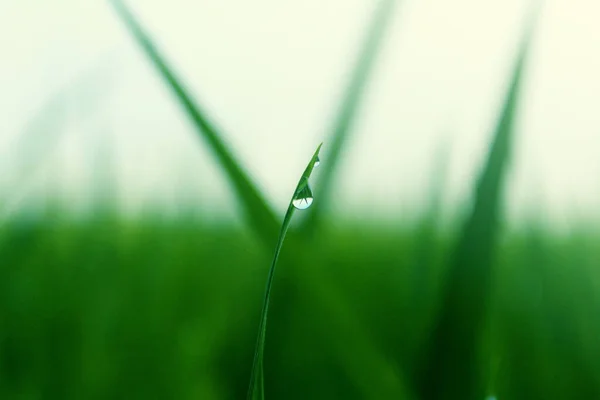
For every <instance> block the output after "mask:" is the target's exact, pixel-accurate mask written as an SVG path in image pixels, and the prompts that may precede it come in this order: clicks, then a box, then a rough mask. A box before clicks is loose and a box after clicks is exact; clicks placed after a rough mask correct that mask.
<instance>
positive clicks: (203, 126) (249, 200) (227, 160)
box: [111, 0, 278, 246]
mask: <svg viewBox="0 0 600 400" xmlns="http://www.w3.org/2000/svg"><path fill="white" fill-rule="evenodd" d="M111 3H112V4H113V6H114V8H115V10H116V12H117V14H118V15H119V16H120V18H121V19H122V20H123V22H124V23H125V25H126V26H127V28H128V29H129V31H130V32H131V34H132V35H133V37H134V38H135V40H136V41H137V43H138V44H139V45H140V46H141V48H142V49H143V50H144V52H145V53H146V56H148V58H149V59H150V61H151V62H152V64H154V66H155V67H156V69H157V70H158V72H159V73H160V75H161V77H162V78H163V80H164V81H165V83H166V84H167V85H168V86H169V87H170V88H171V90H172V91H173V93H174V94H175V96H176V97H177V99H178V100H179V102H180V103H181V105H182V106H183V108H184V110H185V112H186V113H187V115H188V117H189V118H190V119H191V120H192V121H193V123H194V125H195V126H196V128H197V130H198V134H199V135H200V136H202V137H203V138H204V139H205V140H206V142H207V143H208V145H209V147H210V149H211V151H212V152H213V154H214V155H215V156H216V158H217V160H218V161H219V163H220V165H221V167H222V168H223V169H224V170H225V172H226V174H227V177H228V178H229V181H230V183H231V184H232V186H233V188H234V190H235V192H236V194H237V198H238V199H240V200H241V205H242V207H243V209H244V212H245V214H246V218H247V219H248V221H249V222H250V225H251V227H252V228H253V229H254V230H255V231H256V233H257V234H258V235H259V236H260V237H261V239H262V240H263V241H264V242H265V243H266V244H268V245H269V246H270V245H271V243H273V240H274V238H275V236H276V234H277V225H278V223H277V218H276V217H275V212H274V211H273V210H272V209H271V207H270V206H269V204H268V203H267V201H266V200H265V198H264V196H263V195H262V194H261V193H260V191H259V189H258V188H257V186H256V185H255V184H254V183H253V182H252V180H251V179H250V177H249V176H248V174H247V173H246V172H245V171H244V169H243V168H242V166H241V164H240V163H239V162H238V161H237V160H236V159H235V158H234V156H233V153H232V152H231V151H230V150H229V149H228V147H227V146H226V144H225V142H224V141H223V139H222V135H221V134H220V133H219V131H218V130H217V128H216V127H215V126H214V125H213V124H212V123H211V122H210V121H209V119H208V118H207V116H206V113H204V112H203V111H202V110H201V109H200V108H199V106H198V105H197V104H196V103H195V102H194V101H193V100H192V98H191V95H190V94H189V93H188V92H187V90H186V89H185V87H184V86H183V84H182V83H181V80H180V79H179V78H177V77H176V75H175V73H174V72H173V70H172V69H171V67H169V66H168V64H167V62H166V61H165V59H164V57H163V56H161V55H160V53H159V52H158V50H157V48H156V46H155V45H154V44H153V43H152V40H151V39H150V37H149V36H148V35H147V34H146V32H145V31H144V30H143V29H142V27H141V25H140V24H139V23H138V22H137V20H136V19H135V17H134V15H133V14H132V13H131V11H130V10H129V9H128V8H127V7H126V6H125V4H124V3H123V2H122V1H121V0H112V1H111Z"/></svg>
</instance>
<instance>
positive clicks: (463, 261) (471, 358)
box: [417, 10, 537, 400]
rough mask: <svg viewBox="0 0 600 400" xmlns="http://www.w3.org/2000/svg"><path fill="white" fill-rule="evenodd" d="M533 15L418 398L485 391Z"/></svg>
mask: <svg viewBox="0 0 600 400" xmlns="http://www.w3.org/2000/svg"><path fill="white" fill-rule="evenodd" d="M536 11H537V10H536ZM536 16H537V14H535V15H534V19H533V20H530V21H529V22H530V25H529V26H528V27H527V28H528V29H527V31H526V33H525V36H524V40H523V42H522V44H521V48H520V49H519V54H518V58H517V62H516V65H515V69H514V71H513V75H512V78H511V83H510V86H509V90H508V94H507V97H506V100H505V102H504V106H503V109H502V112H501V115H500V119H499V121H498V124H497V126H496V129H495V133H494V136H493V142H492V144H491V146H490V150H489V154H488V157H487V161H486V164H485V166H484V167H483V169H482V172H481V175H480V179H479V181H478V182H477V186H476V188H475V192H474V197H473V202H472V209H471V211H470V214H469V215H468V217H467V218H466V221H465V223H464V225H463V227H462V231H461V233H460V235H459V238H458V242H457V243H456V245H455V247H454V249H453V254H452V258H451V259H450V265H449V269H448V275H447V278H446V279H447V280H446V281H445V282H444V284H445V286H444V289H443V292H442V298H441V299H442V301H441V303H440V304H441V308H440V310H439V314H438V316H437V317H436V320H435V321H434V324H433V332H432V336H431V338H430V340H431V341H430V343H429V346H428V347H427V349H426V352H427V353H426V354H425V359H424V360H423V361H424V364H423V370H422V371H421V373H422V374H421V375H420V376H419V377H418V379H419V381H418V382H417V384H418V385H419V387H418V390H419V392H420V398H421V399H422V400H438V399H451V400H454V399H461V400H480V399H483V398H484V397H485V393H484V390H485V382H483V380H482V379H481V378H482V375H483V373H482V371H480V369H481V368H480V365H479V364H480V363H479V359H478V353H477V349H478V344H479V337H480V336H481V330H482V329H483V325H484V320H485V317H486V310H487V305H486V304H487V302H488V298H489V292H490V287H491V273H492V263H493V253H494V249H495V244H496V240H497V237H498V231H499V229H498V222H499V218H500V213H501V206H502V204H501V202H502V196H503V185H504V176H505V173H506V169H507V165H508V161H509V156H510V148H511V141H512V136H513V124H514V117H515V113H516V111H517V100H518V94H519V89H520V86H521V81H522V74H523V69H524V66H525V60H526V54H527V51H528V47H529V42H530V38H531V34H532V28H533V26H534V24H533V23H532V22H535V17H536Z"/></svg>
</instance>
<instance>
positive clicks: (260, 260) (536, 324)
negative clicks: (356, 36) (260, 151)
mask: <svg viewBox="0 0 600 400" xmlns="http://www.w3.org/2000/svg"><path fill="white" fill-rule="evenodd" d="M113 4H114V5H115V11H116V14H115V15H117V16H118V17H119V18H120V19H121V20H122V21H123V22H124V24H125V26H126V27H127V29H128V30H129V31H130V32H131V34H132V37H133V39H134V40H135V41H136V43H138V44H139V45H140V48H141V49H142V51H143V52H144V54H146V55H147V56H148V59H149V61H150V63H151V64H152V65H153V66H154V67H156V70H157V72H158V73H159V75H160V76H161V77H162V79H163V80H164V82H165V84H166V86H167V87H168V88H169V89H171V91H172V93H173V95H174V99H175V100H176V101H178V102H179V104H180V105H181V106H182V109H183V112H184V113H185V114H186V115H187V116H188V117H189V118H190V120H191V121H192V123H193V124H194V126H195V127H196V128H197V133H198V135H199V138H200V139H201V141H199V145H204V146H207V147H208V148H209V149H210V150H211V152H212V154H213V156H214V158H215V160H216V162H217V163H218V165H219V166H220V167H221V169H222V171H223V176H224V179H226V180H227V181H228V182H229V183H230V185H231V188H232V190H233V192H234V193H235V194H236V198H237V200H238V204H239V215H240V219H239V222H236V223H231V222H227V221H223V222H219V221H217V222H215V221H214V220H213V219H212V218H210V216H207V215H203V214H202V213H200V214H198V213H191V212H189V213H185V212H183V213H180V214H179V215H178V216H171V217H168V218H167V217H165V216H164V215H160V214H159V213H157V212H156V211H153V210H151V209H150V210H148V211H147V212H146V213H144V214H142V215H138V216H136V217H131V216H124V215H122V214H121V213H120V212H119V210H118V207H117V206H116V205H114V204H111V203H110V202H108V201H107V200H106V199H104V200H102V201H101V202H100V203H98V207H97V208H96V209H95V210H94V212H92V213H90V214H89V215H87V216H84V217H82V216H81V215H74V214H73V213H72V212H70V210H69V207H68V204H62V203H58V204H55V203H51V202H50V203H48V204H47V208H45V209H43V210H42V212H38V213H37V214H35V215H34V216H29V217H28V214H27V213H22V214H20V215H19V216H18V217H14V218H9V219H6V220H5V221H4V222H3V223H2V225H1V226H0V399H206V400H211V399H215V400H216V399H240V398H244V396H245V395H246V391H247V388H248V383H249V378H250V368H251V365H252V357H253V355H254V344H255V340H256V333H257V329H258V322H259V316H260V315H259V313H260V309H261V301H262V299H263V290H264V282H265V278H266V274H267V270H268V267H269V264H270V262H271V258H272V253H273V250H274V248H275V244H276V232H277V230H278V227H279V224H280V219H281V217H278V216H276V213H275V212H273V211H272V210H271V209H270V208H269V205H268V202H267V201H266V200H265V196H264V195H263V194H262V193H261V192H260V191H259V190H258V189H257V186H256V185H255V183H254V182H253V181H252V178H251V177H250V176H249V175H248V174H247V173H246V172H245V168H244V166H243V165H242V164H241V163H240V162H239V161H238V160H237V159H236V157H235V155H234V154H233V152H232V151H231V150H230V149H229V147H228V146H227V144H226V141H225V140H224V139H223V137H224V135H223V134H222V133H221V132H220V131H219V130H218V129H217V128H215V127H214V126H213V124H212V123H211V121H210V118H209V117H208V116H207V115H206V113H205V112H204V111H203V110H202V108H201V107H200V106H199V105H198V104H196V103H195V102H194V100H193V97H192V95H191V94H190V93H188V91H187V90H186V88H185V85H184V84H183V82H182V80H181V79H180V78H178V77H177V76H176V74H175V72H174V69H173V68H172V67H171V66H170V65H169V63H168V61H167V60H166V59H165V58H164V57H163V56H162V55H161V53H160V51H159V49H157V47H156V46H155V45H154V43H153V42H152V40H151V38H150V36H149V35H148V34H147V33H146V32H145V30H144V29H143V27H142V26H141V25H140V24H139V23H138V22H137V20H136V18H135V15H134V14H133V13H132V12H131V11H130V10H128V9H127V8H126V7H125V6H124V5H123V4H122V3H121V2H120V1H114V2H113ZM381 4H382V5H381V7H380V8H379V11H378V12H377V13H376V15H375V16H374V18H373V22H372V24H371V28H370V31H369V32H368V33H367V35H366V40H365V42H364V43H363V45H362V47H361V49H360V51H359V55H358V62H357V64H356V68H355V71H354V74H353V75H352V76H351V79H350V82H349V86H348V89H347V92H346V96H345V97H344V99H343V101H342V104H341V105H340V108H339V113H338V118H337V120H335V121H334V123H333V124H332V126H333V128H332V132H331V135H330V136H329V137H326V138H325V147H324V149H325V150H327V153H326V154H324V155H323V156H322V157H321V161H322V163H321V166H320V167H319V170H318V172H316V175H317V176H316V178H321V179H320V180H318V182H317V184H316V185H315V196H316V200H315V205H314V206H313V207H311V208H309V209H308V210H307V211H304V212H302V215H297V216H298V217H300V218H297V220H295V221H294V223H293V224H292V225H293V229H292V231H291V232H290V233H289V235H288V239H287V241H286V244H285V245H284V246H283V251H282V256H281V259H280V262H279V265H278V267H277V273H276V276H275V283H274V288H273V294H272V296H273V297H272V299H271V306H270V313H269V325H268V334H267V341H266V350H265V386H266V398H267V399H290V400H293V399H424V400H430V399H431V400H433V399H467V400H471V399H473V400H474V399H479V400H481V399H484V398H486V397H488V396H490V397H491V396H495V397H496V398H498V399H597V398H600V337H599V335H600V318H598V315H599V312H600V286H599V285H600V274H599V273H598V271H597V268H598V266H599V263H598V261H599V260H600V249H599V247H598V246H597V243H598V239H600V235H599V232H598V230H597V229H596V228H595V227H591V228H590V227H588V226H585V225H583V224H580V225H575V227H574V228H572V229H571V230H569V231H568V232H562V233H559V232H558V231H554V230H553V229H552V228H551V227H550V226H549V225H547V224H545V223H544V221H543V220H539V219H538V220H536V219H535V218H532V219H531V222H529V223H524V224H522V225H521V227H520V228H518V229H510V230H509V229H506V228H505V225H504V221H505V220H504V218H503V197H504V190H503V188H504V186H505V173H506V169H507V165H508V164H509V161H510V154H511V152H512V150H513V149H512V147H513V146H512V142H513V136H514V134H515V133H514V132H513V120H514V114H515V113H516V112H517V110H518V98H519V88H520V85H521V82H522V80H523V79H525V78H524V76H523V71H524V69H525V64H526V55H527V52H528V45H529V41H530V36H531V34H532V32H533V27H534V23H533V22H531V21H534V19H535V18H534V17H532V18H531V21H530V22H531V24H530V25H529V26H527V27H526V29H525V30H524V32H525V33H524V35H523V37H524V39H523V41H522V46H521V47H520V50H519V53H518V55H517V57H516V59H515V63H514V65H515V67H514V70H513V72H512V75H511V76H510V77H509V79H507V82H508V85H507V90H506V96H505V99H504V101H503V102H502V106H501V109H500V110H499V111H498V120H497V124H496V126H494V127H491V128H490V131H491V136H490V145H489V150H488V155H487V157H486V158H485V159H484V160H483V164H482V165H481V166H480V173H479V174H478V179H477V180H476V181H474V182H473V183H472V185H471V186H472V191H471V193H472V195H471V198H470V199H469V201H468V206H467V207H465V210H461V212H455V213H454V214H455V216H454V217H453V219H452V221H451V223H450V224H442V223H441V217H440V215H441V213H440V207H441V200H442V197H443V193H442V191H441V187H442V186H443V182H441V181H440V178H439V177H437V176H434V177H431V178H432V179H431V181H432V182H433V183H434V185H433V187H432V189H431V193H430V196H429V197H430V199H428V200H430V201H429V203H428V204H429V208H425V209H424V210H423V211H422V213H421V215H419V217H418V218H413V219H411V220H410V221H408V220H398V221H395V220H391V221H390V222H388V223H387V224H385V225H384V224H378V223H374V222H369V221H368V220H365V219H361V218H360V216H358V217H356V218H342V217H339V216H338V217H334V214H332V213H331V212H329V213H328V211H330V210H331V208H332V207H333V206H332V204H333V203H334V201H333V200H332V199H331V196H332V195H331V189H330V187H331V185H332V182H333V181H334V180H335V173H336V168H337V164H338V160H339V155H340V154H341V153H342V152H343V149H344V148H345V146H346V143H347V142H348V141H349V140H350V132H351V127H352V123H353V116H354V114H355V113H356V110H357V109H358V107H359V106H360V100H361V97H362V92H363V88H364V87H365V86H366V84H367V82H368V79H369V76H370V71H371V68H372V65H373V64H374V62H375V60H376V55H377V53H378V51H379V42H380V40H381V36H382V34H383V33H382V32H383V31H384V30H385V28H386V26H387V20H386V16H387V15H388V14H389V11H390V7H392V6H393V1H384V2H382V3H381ZM534 14H535V13H533V14H532V15H534ZM57 101H60V100H57ZM482 134H489V133H487V132H482ZM32 140H33V141H32V142H31V143H34V142H35V137H33V139H32ZM306 156H307V157H308V156H309V155H308V154H307V155H306ZM441 159H443V157H442V158H441ZM440 170H443V165H442V166H441V168H440ZM300 172H301V171H298V173H300ZM399 173H402V171H399ZM105 188H110V186H106V187H105ZM1 200H2V201H0V205H2V206H4V205H6V204H10V200H11V199H10V198H6V199H1ZM298 214H300V212H298ZM401 221H403V222H401Z"/></svg>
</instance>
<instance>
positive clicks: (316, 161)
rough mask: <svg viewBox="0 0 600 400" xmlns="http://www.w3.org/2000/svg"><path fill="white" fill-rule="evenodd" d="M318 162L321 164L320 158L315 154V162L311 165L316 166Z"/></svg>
mask: <svg viewBox="0 0 600 400" xmlns="http://www.w3.org/2000/svg"><path fill="white" fill-rule="evenodd" d="M319 164H321V160H320V159H319V156H317V159H316V160H315V163H314V164H313V166H314V167H318V166H319Z"/></svg>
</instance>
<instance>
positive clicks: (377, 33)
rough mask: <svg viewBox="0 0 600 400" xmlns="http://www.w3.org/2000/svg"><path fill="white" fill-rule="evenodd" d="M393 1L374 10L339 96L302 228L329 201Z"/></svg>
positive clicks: (311, 224) (314, 220)
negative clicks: (313, 198)
mask: <svg viewBox="0 0 600 400" xmlns="http://www.w3.org/2000/svg"><path fill="white" fill-rule="evenodd" d="M395 4H396V0H382V1H381V3H380V4H379V5H378V8H377V9H376V11H375V14H374V16H373V19H372V22H371V24H370V26H369V29H368V32H367V35H366V40H365V42H364V44H363V46H362V49H361V51H360V53H359V57H358V59H357V63H356V66H355V67H354V71H353V74H352V76H351V78H350V82H349V84H348V87H347V88H346V93H345V95H344V97H343V99H342V104H341V105H340V108H339V111H338V114H337V117H336V119H335V120H334V123H333V128H332V132H331V134H330V136H331V137H330V138H329V139H328V140H329V141H330V143H331V145H330V147H329V149H328V153H327V155H326V157H327V160H328V161H327V165H325V166H323V171H322V172H321V174H320V178H319V180H318V182H317V186H316V187H317V190H318V192H319V203H318V204H316V205H315V207H314V210H313V212H312V213H311V214H310V215H309V216H308V218H306V219H305V220H304V221H303V222H304V228H308V229H313V228H314V227H316V226H317V225H316V223H317V221H318V220H319V219H320V218H321V216H322V213H323V211H324V210H325V208H326V207H327V205H328V203H329V201H330V197H331V189H332V187H333V185H332V182H333V178H334V175H335V171H336V168H337V166H338V164H339V162H340V156H341V153H342V149H343V148H344V146H345V144H346V143H347V142H348V137H349V133H350V131H351V130H352V126H353V123H354V121H355V119H356V118H355V117H356V114H357V111H358V108H359V106H360V102H361V99H362V97H363V94H364V92H365V89H366V87H367V84H368V82H369V77H370V76H371V74H372V71H373V68H374V65H375V61H376V59H377V55H378V54H379V52H380V49H381V46H382V42H383V38H384V36H385V33H386V31H387V29H388V27H389V25H390V21H391V19H392V18H391V17H392V16H393V11H394V6H395Z"/></svg>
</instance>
